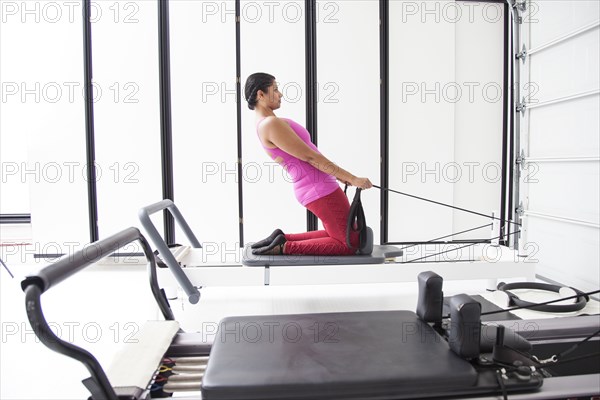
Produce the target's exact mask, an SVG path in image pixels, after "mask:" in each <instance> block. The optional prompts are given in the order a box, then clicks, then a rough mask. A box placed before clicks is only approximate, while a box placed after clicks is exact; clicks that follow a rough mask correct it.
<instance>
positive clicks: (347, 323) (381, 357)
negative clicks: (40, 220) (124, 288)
mask: <svg viewBox="0 0 600 400" xmlns="http://www.w3.org/2000/svg"><path fill="white" fill-rule="evenodd" d="M134 241H138V242H139V243H140V244H141V246H142V248H143V250H144V254H145V256H146V258H147V261H148V270H149V277H150V287H151V290H152V293H153V294H154V298H155V300H156V302H157V304H158V306H159V308H160V310H161V312H162V314H163V317H164V321H153V322H149V323H148V324H147V325H145V326H144V327H143V328H142V329H141V330H140V332H138V334H137V335H136V337H135V338H134V339H135V340H132V341H131V343H127V344H126V346H125V348H123V349H122V351H121V353H120V354H119V356H118V357H116V358H115V361H114V364H113V366H112V367H111V368H110V369H108V370H105V369H104V368H103V367H102V366H101V365H100V363H99V362H98V361H97V359H96V358H95V357H94V356H93V355H92V354H90V353H89V352H87V351H86V350H84V349H81V348H79V347H77V346H75V345H73V344H71V343H68V342H65V341H63V340H61V339H60V338H58V337H57V336H56V335H55V334H54V333H53V332H52V330H51V329H50V327H49V325H48V323H47V321H46V319H45V317H44V314H43V312H42V307H41V296H42V294H43V293H45V292H46V291H48V290H49V289H51V288H53V287H54V286H56V285H58V284H59V283H60V282H62V281H63V280H65V279H67V278H69V277H70V276H72V275H73V274H75V273H77V272H79V271H81V270H83V269H84V268H86V267H87V266H90V265H92V264H94V263H95V262H97V261H99V260H101V259H102V258H104V257H106V256H108V255H110V254H112V253H113V252H114V251H116V250H118V249H119V248H120V247H122V246H125V245H126V244H128V243H131V242H134ZM418 285H419V295H418V302H417V309H416V312H413V311H374V312H344V313H324V314H298V315H269V316H254V317H247V316H246V317H227V318H225V319H224V320H222V321H221V323H220V326H219V329H218V331H217V333H216V336H215V340H214V342H213V343H212V344H207V343H202V341H201V340H200V337H201V335H202V334H201V333H187V334H186V333H184V332H181V331H180V329H179V326H178V323H177V322H176V321H174V320H173V319H174V317H173V313H172V312H171V309H170V307H169V304H168V301H167V299H166V297H165V295H164V292H163V291H162V290H161V289H159V287H158V283H157V280H156V262H155V257H154V254H153V253H152V251H151V249H150V247H149V245H148V242H147V241H146V239H145V238H144V236H143V235H142V234H141V233H140V232H139V231H138V230H137V229H135V228H128V229H126V230H124V231H122V232H120V233H118V234H116V235H113V236H111V237H109V238H106V239H104V240H101V241H98V242H95V243H93V244H92V245H90V246H89V247H87V248H86V249H85V251H84V250H82V251H80V252H77V253H75V254H74V255H71V256H69V257H65V258H63V259H61V260H59V261H58V262H56V263H55V264H52V265H49V266H47V267H45V268H44V269H42V270H41V271H40V272H39V273H38V274H36V275H32V276H28V277H27V278H26V279H25V280H24V281H23V282H22V288H23V290H24V292H25V297H26V311H27V315H28V318H29V321H30V323H31V326H32V328H33V330H34V332H35V334H36V335H37V336H38V337H39V339H40V340H41V342H42V343H44V344H45V345H46V346H47V347H49V348H51V349H52V350H54V351H57V352H59V353H61V354H64V355H66V356H68V357H71V358H73V359H75V360H78V361H80V362H81V363H83V364H84V365H85V366H86V368H87V369H88V371H89V372H90V374H91V376H90V377H89V378H87V379H85V380H84V381H83V384H84V385H85V387H86V388H87V389H88V390H89V391H90V393H91V399H93V400H104V399H109V400H117V399H130V400H138V399H149V398H152V397H161V396H168V395H170V394H171V393H178V397H179V395H180V394H181V393H179V392H180V391H181V392H183V393H184V394H185V392H189V391H192V392H194V393H196V394H191V393H190V396H187V397H186V398H189V399H192V398H194V399H204V400H228V399H229V400H258V399H261V400H263V399H290V400H291V399H296V400H304V399H306V400H309V399H310V400H313V399H365V400H371V399H372V400H376V399H377V400H379V399H409V398H412V399H417V398H438V399H440V398H443V399H449V398H473V396H475V397H477V396H490V395H503V396H504V397H505V398H507V397H508V396H510V397H511V399H544V400H550V399H559V398H567V397H572V396H592V395H597V394H598V392H600V387H599V385H600V371H599V368H600V367H599V366H600V355H599V352H598V350H599V348H600V346H599V345H600V342H599V341H598V337H597V335H598V333H599V332H600V329H599V328H600V319H599V318H598V316H597V315H595V316H579V317H563V318H556V319H550V320H536V321H522V320H519V319H518V318H517V319H514V320H511V319H510V318H512V317H511V315H510V313H506V312H505V311H503V310H500V313H498V311H492V313H496V315H504V314H506V315H505V317H506V318H505V320H504V321H486V322H485V323H484V322H482V316H489V315H490V314H491V313H490V312H484V309H485V308H486V307H488V306H489V304H486V303H485V302H481V301H477V300H476V299H474V298H473V297H470V296H468V295H465V294H461V295H457V296H453V297H450V298H448V299H444V297H443V291H442V286H443V280H442V278H441V277H440V276H439V275H437V274H435V273H433V272H423V273H421V274H419V277H418ZM513 317H514V316H513ZM515 318H516V317H515ZM524 322H525V323H524ZM532 327H534V328H535V329H533V330H532V329H531V328H532ZM567 355H568V357H567ZM565 365H566V366H568V368H563V367H564V366H565Z"/></svg>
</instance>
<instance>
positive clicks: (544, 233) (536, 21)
mask: <svg viewBox="0 0 600 400" xmlns="http://www.w3.org/2000/svg"><path fill="white" fill-rule="evenodd" d="M599 19H600V4H599V3H598V2H597V1H571V2H552V1H541V2H532V3H530V4H529V7H528V12H527V14H526V18H524V21H525V24H524V25H523V30H524V35H523V41H524V43H525V44H526V46H527V48H528V49H536V48H540V47H541V46H544V45H545V44H547V43H548V42H550V41H553V40H555V39H557V38H560V37H562V36H564V35H566V34H569V33H570V32H573V31H575V30H578V29H580V28H581V27H584V26H586V25H589V24H590V23H594V22H596V21H598V20H599ZM599 48H600V30H599V29H598V28H597V27H596V28H595V29H592V30H590V31H588V32H586V33H582V34H580V35H578V36H575V37H572V38H570V39H568V40H565V41H563V42H561V43H559V44H557V45H554V46H552V47H548V48H546V49H544V50H541V51H540V52H536V53H534V54H532V55H531V56H530V57H528V59H527V63H526V64H525V66H524V67H523V70H524V72H525V73H524V77H523V80H522V84H521V87H523V88H525V89H528V92H527V91H526V92H525V94H526V95H528V96H527V97H528V98H529V101H530V102H531V103H533V104H534V105H535V104H537V103H544V102H547V101H551V100H555V99H559V98H561V97H564V96H571V95H577V94H580V93H582V92H588V91H593V90H598V89H599V87H600V83H599V80H600V78H599V76H598V70H599V68H600V55H599ZM599 109H600V102H599V96H598V94H595V95H592V96H588V97H584V98H580V99H577V100H571V101H566V102H559V103H556V104H552V105H546V106H541V107H538V108H535V107H532V108H530V109H529V110H528V111H527V113H526V115H525V117H524V121H525V124H524V126H523V137H522V148H523V149H524V150H525V154H526V156H529V157H530V158H531V159H533V160H535V159H540V158H541V159H544V158H563V159H567V160H564V161H562V162H553V161H543V160H542V161H539V162H535V161H534V162H533V163H532V164H529V165H528V168H527V169H525V170H524V172H523V179H522V180H521V189H522V194H523V196H522V198H523V200H524V208H525V210H526V216H525V223H526V227H527V232H526V235H525V236H524V238H523V240H524V241H525V243H527V244H529V249H530V251H535V253H536V256H535V257H536V259H537V260H539V265H538V268H537V273H538V274H539V275H541V276H544V277H546V278H550V279H552V280H556V281H559V282H561V283H564V284H569V285H573V286H576V287H578V288H580V289H583V290H593V289H597V288H598V285H600V276H599V274H598V268H599V265H600V259H599V253H600V233H599V229H598V221H599V219H600V207H599V204H600V183H599V182H600V165H599V163H598V161H597V157H598V156H599V154H600V145H599V140H598V132H599V130H600V117H599ZM578 157H592V158H593V157H596V161H576V160H571V161H569V160H568V159H569V158H578ZM527 212H532V213H541V214H547V215H552V216H555V217H559V218H566V219H574V220H579V221H587V222H589V223H591V226H586V225H580V224H574V223H570V222H568V221H564V220H562V221H561V220H549V219H547V218H540V217H536V216H533V215H532V216H527ZM594 225H595V227H594Z"/></svg>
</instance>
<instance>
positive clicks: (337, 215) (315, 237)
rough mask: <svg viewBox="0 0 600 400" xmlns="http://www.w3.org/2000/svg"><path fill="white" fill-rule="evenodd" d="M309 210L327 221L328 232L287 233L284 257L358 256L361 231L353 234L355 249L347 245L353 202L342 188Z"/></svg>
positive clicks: (314, 204) (351, 241) (312, 203)
mask: <svg viewBox="0 0 600 400" xmlns="http://www.w3.org/2000/svg"><path fill="white" fill-rule="evenodd" d="M306 208H307V209H309V210H310V211H311V212H312V213H313V214H315V215H316V216H317V217H318V218H319V219H320V220H321V221H322V222H323V226H324V227H325V230H324V231H311V232H304V233H288V234H286V235H285V238H286V239H287V242H286V243H285V246H284V248H283V253H284V254H302V255H328V256H342V255H351V254H355V253H356V246H357V245H358V233H357V232H352V233H351V235H350V243H351V244H352V246H354V247H355V248H354V249H351V248H349V247H348V246H346V223H347V220H348V214H349V213H350V203H349V202H348V198H347V197H346V195H345V194H344V192H343V191H342V189H340V188H338V189H337V190H335V191H334V192H333V193H331V194H329V195H327V196H325V197H321V198H320V199H317V200H315V201H313V202H311V203H309V204H307V205H306Z"/></svg>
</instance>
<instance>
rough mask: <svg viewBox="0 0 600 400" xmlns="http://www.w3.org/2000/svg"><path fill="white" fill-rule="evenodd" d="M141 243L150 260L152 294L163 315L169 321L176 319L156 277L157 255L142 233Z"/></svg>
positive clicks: (149, 271) (149, 273) (149, 270)
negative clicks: (155, 255)
mask: <svg viewBox="0 0 600 400" xmlns="http://www.w3.org/2000/svg"><path fill="white" fill-rule="evenodd" d="M139 242H140V245H141V246H142V250H144V254H145V255H146V259H147V260H149V263H148V275H149V278H150V289H151V290H152V294H153V295H154V299H155V300H156V303H157V304H158V307H159V308H160V311H161V312H162V315H163V317H165V319H166V320H167V321H175V316H174V315H173V310H171V307H170V306H169V302H168V301H167V299H166V297H165V295H164V291H163V290H162V289H160V288H159V286H158V279H157V277H156V257H154V253H153V252H152V248H151V247H150V244H149V243H148V241H147V240H146V238H145V237H144V236H143V235H141V234H140V238H139Z"/></svg>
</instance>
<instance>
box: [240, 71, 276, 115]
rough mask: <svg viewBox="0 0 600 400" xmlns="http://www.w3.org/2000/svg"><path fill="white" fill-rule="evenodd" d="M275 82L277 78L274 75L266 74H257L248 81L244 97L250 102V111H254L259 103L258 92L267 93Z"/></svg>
mask: <svg viewBox="0 0 600 400" xmlns="http://www.w3.org/2000/svg"><path fill="white" fill-rule="evenodd" d="M273 82H275V77H274V76H273V75H269V74H265V73H264V72H257V73H255V74H252V75H250V76H249V77H248V79H246V86H245V88H244V96H245V97H246V101H247V102H248V108H249V109H251V110H254V107H255V106H256V104H257V103H258V100H257V99H256V95H257V93H258V91H259V90H262V91H263V92H265V93H266V92H267V91H268V90H269V86H271V85H272V84H273Z"/></svg>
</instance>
